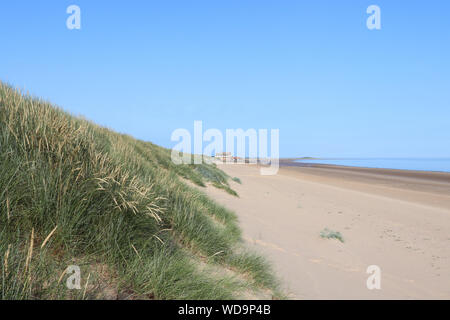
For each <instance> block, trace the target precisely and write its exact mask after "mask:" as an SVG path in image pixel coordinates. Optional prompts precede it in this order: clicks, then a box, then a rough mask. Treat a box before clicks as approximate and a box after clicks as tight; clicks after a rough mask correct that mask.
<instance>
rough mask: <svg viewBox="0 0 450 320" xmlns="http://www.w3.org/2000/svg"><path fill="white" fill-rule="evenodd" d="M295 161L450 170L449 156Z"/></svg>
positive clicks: (365, 166) (369, 166) (402, 168)
mask: <svg viewBox="0 0 450 320" xmlns="http://www.w3.org/2000/svg"><path fill="white" fill-rule="evenodd" d="M296 162H300V163H305V164H306V163H317V164H332V165H339V166H351V167H363V168H383V169H401V170H419V171H440V172H450V158H352V159H351V158H336V159H332V158H324V159H301V160H296Z"/></svg>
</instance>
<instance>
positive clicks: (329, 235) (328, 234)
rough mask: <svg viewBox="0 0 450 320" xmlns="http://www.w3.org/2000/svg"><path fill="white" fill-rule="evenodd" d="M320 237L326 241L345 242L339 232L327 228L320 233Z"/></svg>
mask: <svg viewBox="0 0 450 320" xmlns="http://www.w3.org/2000/svg"><path fill="white" fill-rule="evenodd" d="M320 237H321V238H324V239H337V240H339V241H340V242H342V243H343V242H344V238H343V237H342V234H341V233H340V232H339V231H333V230H330V229H328V228H325V229H323V230H322V231H321V232H320Z"/></svg>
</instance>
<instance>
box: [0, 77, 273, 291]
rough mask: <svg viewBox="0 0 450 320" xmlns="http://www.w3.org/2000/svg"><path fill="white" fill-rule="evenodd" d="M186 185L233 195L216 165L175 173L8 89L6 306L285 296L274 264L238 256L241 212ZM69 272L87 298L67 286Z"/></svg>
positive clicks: (2, 229)
mask: <svg viewBox="0 0 450 320" xmlns="http://www.w3.org/2000/svg"><path fill="white" fill-rule="evenodd" d="M183 179H188V180H190V181H192V182H193V183H195V184H196V185H199V186H205V185H206V184H207V183H212V184H213V185H214V186H216V187H219V188H221V189H225V190H226V191H227V192H230V193H234V191H233V190H232V189H231V188H230V186H229V184H228V181H229V179H230V178H229V177H228V176H227V175H226V174H225V173H223V172H222V171H221V170H219V169H218V168H217V167H216V166H215V165H214V164H200V165H175V164H174V163H172V161H171V156H170V150H168V149H165V148H161V147H159V146H156V145H154V144H152V143H149V142H144V141H139V140H136V139H134V138H132V137H130V136H127V135H123V134H118V133H115V132H113V131H111V130H108V129H106V128H103V127H100V126H98V125H96V124H94V123H92V122H89V121H86V120H84V119H80V118H77V117H74V116H72V115H70V114H68V113H66V112H64V111H62V110H60V109H59V108H57V107H54V106H52V105H51V104H50V103H48V102H46V101H42V100H39V99H36V98H33V97H30V96H25V95H22V94H21V93H20V92H18V91H17V90H14V89H13V88H11V87H10V86H8V85H5V84H3V83H1V82H0V259H1V260H0V262H1V263H0V299H233V298H238V297H242V296H243V295H244V294H248V292H249V291H251V292H260V291H265V292H270V293H271V295H273V296H275V297H277V296H278V295H279V294H278V293H277V292H278V291H277V285H276V280H275V277H274V276H273V273H272V271H270V267H269V265H268V264H267V263H266V262H265V261H264V260H263V259H262V258H261V257H259V256H257V255H254V254H247V253H240V252H244V250H243V241H242V239H241V233H240V229H239V227H238V225H237V218H236V216H235V214H234V213H233V212H231V211H229V210H227V209H225V208H224V207H222V206H220V205H218V204H217V203H215V202H214V201H212V200H211V199H210V198H208V197H207V196H206V195H205V194H204V193H203V192H202V191H199V190H197V189H196V188H193V187H190V186H188V185H187V183H185V182H183ZM193 257H194V258H193ZM199 259H203V260H204V263H206V264H208V265H209V266H211V267H216V268H223V269H232V270H234V274H233V275H231V276H230V275H229V274H221V273H215V274H211V273H209V272H207V271H206V270H207V269H208V268H201V267H199V263H198V261H199ZM69 265H77V266H79V267H80V271H81V290H69V289H68V288H67V286H66V279H67V274H65V270H66V269H67V267H68V266H69ZM236 279H240V280H239V283H240V284H241V285H235V282H236V281H237V280H236ZM242 279H245V281H244V282H242Z"/></svg>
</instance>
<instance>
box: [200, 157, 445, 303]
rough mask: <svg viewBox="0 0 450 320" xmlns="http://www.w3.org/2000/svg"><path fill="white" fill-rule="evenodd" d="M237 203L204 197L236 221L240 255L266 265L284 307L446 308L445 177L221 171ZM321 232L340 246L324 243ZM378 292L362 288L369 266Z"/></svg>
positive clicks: (212, 191)
mask: <svg viewBox="0 0 450 320" xmlns="http://www.w3.org/2000/svg"><path fill="white" fill-rule="evenodd" d="M219 166H220V168H221V169H223V170H224V171H225V172H227V173H228V174H229V175H230V176H232V177H239V178H240V179H241V181H242V185H240V184H237V183H234V182H233V185H232V187H233V188H234V189H235V190H236V191H237V192H238V193H239V198H237V197H234V196H231V195H229V194H226V193H224V192H223V190H218V189H216V188H207V193H208V194H209V195H210V196H211V197H213V198H214V199H216V200H217V201H218V202H219V203H221V204H223V205H224V206H226V207H227V208H229V209H232V210H233V211H235V212H236V214H237V215H238V217H239V221H240V225H241V227H242V229H243V237H244V239H245V240H246V241H247V242H248V244H249V246H250V247H252V248H254V249H255V250H257V251H259V252H261V253H262V254H263V255H264V256H266V257H267V259H268V260H269V261H270V262H271V263H272V264H273V266H274V269H275V271H276V273H277V274H278V276H279V278H280V279H281V281H282V285H283V287H284V289H285V290H286V292H288V294H289V295H290V297H291V298H293V299H450V174H444V173H436V174H434V173H431V174H424V173H423V172H410V171H401V170H382V169H379V170H377V169H361V168H350V167H336V166H317V165H315V166H311V167H297V166H292V167H289V166H287V167H282V168H281V169H280V171H279V173H278V174H277V175H275V176H261V175H260V174H259V170H258V168H257V167H256V166H255V165H248V164H247V165H245V164H224V165H219ZM324 228H329V229H331V230H335V231H339V232H341V234H342V235H343V238H344V243H341V242H340V241H338V240H336V239H323V238H321V237H320V232H321V231H322V230H323V229H324ZM370 265H377V266H379V267H380V270H381V289H379V290H377V289H373V290H369V289H368V288H367V285H366V281H367V278H368V277H369V276H370V275H369V274H367V273H366V271H367V268H368V266H370Z"/></svg>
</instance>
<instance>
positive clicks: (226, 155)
mask: <svg viewBox="0 0 450 320" xmlns="http://www.w3.org/2000/svg"><path fill="white" fill-rule="evenodd" d="M214 158H215V159H216V160H219V161H223V162H225V161H230V162H231V161H233V156H232V155H231V152H218V153H216V155H215V156H214Z"/></svg>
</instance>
